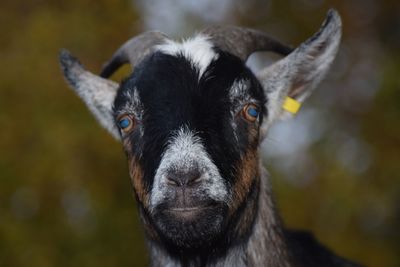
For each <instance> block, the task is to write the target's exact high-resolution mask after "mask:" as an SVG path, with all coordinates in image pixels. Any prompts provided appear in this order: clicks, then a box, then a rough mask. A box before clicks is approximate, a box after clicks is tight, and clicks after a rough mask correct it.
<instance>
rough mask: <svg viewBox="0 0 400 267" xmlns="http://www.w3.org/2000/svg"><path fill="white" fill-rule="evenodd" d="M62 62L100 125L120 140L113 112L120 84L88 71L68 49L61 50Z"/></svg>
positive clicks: (68, 79)
mask: <svg viewBox="0 0 400 267" xmlns="http://www.w3.org/2000/svg"><path fill="white" fill-rule="evenodd" d="M60 64H61V67H62V70H63V72H64V76H65V78H66V80H67V81H68V83H69V84H70V86H71V87H72V89H74V91H75V92H76V93H77V94H78V96H79V97H80V98H81V99H82V100H83V101H84V102H85V104H86V106H87V107H88V108H89V110H90V111H91V112H92V113H93V115H94V116H95V117H96V119H97V121H98V122H99V123H100V125H101V126H103V127H104V128H106V129H107V130H108V131H109V132H110V133H111V134H112V135H113V136H114V137H115V138H116V139H118V140H119V139H120V134H119V130H118V129H117V127H116V126H115V123H114V119H113V114H112V106H113V103H114V99H115V96H116V93H117V89H118V84H117V83H115V82H113V81H111V80H107V79H103V78H101V77H99V76H97V75H94V74H93V73H90V72H88V71H86V70H85V69H84V67H83V66H82V64H81V63H80V62H79V61H78V60H77V59H76V58H75V57H73V56H72V55H71V54H70V53H69V52H68V51H67V50H62V51H61V53H60Z"/></svg>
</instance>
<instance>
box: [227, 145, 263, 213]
mask: <svg viewBox="0 0 400 267" xmlns="http://www.w3.org/2000/svg"><path fill="white" fill-rule="evenodd" d="M236 169H237V170H238V176H237V181H236V183H235V184H234V186H233V197H232V205H231V209H232V212H233V211H235V210H236V209H237V208H238V207H239V206H240V204H241V203H242V202H243V201H244V199H245V198H246V196H247V194H248V193H249V191H250V187H251V185H252V184H253V182H254V180H255V179H257V178H258V177H259V171H258V153H257V149H249V150H248V151H247V152H246V153H245V155H244V156H243V157H242V159H241V161H240V162H239V163H238V164H237V166H236Z"/></svg>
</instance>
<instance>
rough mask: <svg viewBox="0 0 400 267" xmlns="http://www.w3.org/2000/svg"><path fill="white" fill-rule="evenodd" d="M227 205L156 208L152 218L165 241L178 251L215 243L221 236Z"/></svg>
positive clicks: (168, 245)
mask: <svg viewBox="0 0 400 267" xmlns="http://www.w3.org/2000/svg"><path fill="white" fill-rule="evenodd" d="M227 211H228V208H227V207H226V206H225V205H223V204H218V203H212V204H204V205H201V206H196V207H169V208H157V209H156V211H155V212H154V213H153V216H152V217H153V220H154V223H155V227H156V229H157V232H158V233H159V235H160V237H161V239H162V242H164V243H166V245H167V247H169V248H170V249H171V250H176V251H191V250H196V249H202V248H203V249H204V248H206V247H210V246H212V244H213V243H215V242H218V240H220V239H221V237H222V233H223V232H224V226H225V225H226V216H227V213H228V212H227Z"/></svg>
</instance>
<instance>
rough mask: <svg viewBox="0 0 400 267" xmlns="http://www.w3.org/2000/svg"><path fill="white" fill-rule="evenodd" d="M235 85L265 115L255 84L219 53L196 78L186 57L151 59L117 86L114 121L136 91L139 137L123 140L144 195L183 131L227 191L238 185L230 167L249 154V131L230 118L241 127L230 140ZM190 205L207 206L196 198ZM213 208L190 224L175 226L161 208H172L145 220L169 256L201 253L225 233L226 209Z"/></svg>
mask: <svg viewBox="0 0 400 267" xmlns="http://www.w3.org/2000/svg"><path fill="white" fill-rule="evenodd" d="M238 79H245V80H248V81H249V85H250V86H249V88H248V94H249V95H250V96H251V97H252V98H253V99H255V100H256V104H258V106H259V107H260V108H261V110H262V111H263V112H264V113H265V111H264V108H263V107H264V104H265V96H264V93H263V90H262V88H261V85H260V84H259V82H258V81H257V79H256V78H255V77H254V75H253V74H252V72H251V71H250V70H249V69H248V68H247V67H246V66H245V65H244V64H243V62H242V61H241V60H240V59H238V58H236V57H234V56H232V55H230V54H228V53H224V52H222V51H219V58H218V60H216V61H214V62H212V64H211V65H210V66H208V68H207V69H206V71H205V73H204V74H203V75H202V76H201V77H199V72H198V68H196V66H194V65H193V63H192V62H190V61H188V60H187V59H186V58H185V57H183V56H178V57H176V56H171V55H166V54H163V53H160V52H158V53H154V54H152V55H150V56H149V57H148V58H146V59H145V60H144V61H143V62H142V63H141V64H139V65H138V66H136V68H135V71H134V72H133V74H132V75H131V76H130V77H128V78H127V79H126V80H125V81H124V82H123V83H122V84H121V86H120V89H119V91H118V94H117V97H116V100H115V103H114V110H115V117H118V116H119V115H120V113H121V111H122V112H123V108H122V107H124V106H126V102H127V101H129V99H127V97H126V95H127V94H126V92H127V91H131V95H132V94H133V90H138V93H139V96H140V100H141V104H142V105H143V119H142V121H141V122H139V123H140V127H142V131H143V137H140V134H139V133H138V131H139V129H137V130H135V131H133V132H132V133H130V134H129V136H127V137H125V138H128V139H129V141H130V142H129V144H131V146H132V147H131V148H130V149H129V151H130V153H133V154H134V155H133V156H135V157H137V158H139V163H140V165H141V167H142V169H143V171H144V184H145V190H146V192H150V191H151V190H152V185H153V180H154V175H155V171H156V169H157V167H158V166H159V164H160V161H161V157H162V154H163V152H164V150H165V148H166V146H167V145H168V141H169V140H170V138H171V135H172V134H173V133H174V132H175V131H177V130H178V129H179V128H181V127H182V126H186V127H188V128H189V129H190V130H192V131H194V132H196V133H197V135H198V136H199V137H200V138H201V140H202V141H203V144H204V145H205V148H206V151H207V152H208V154H209V155H210V156H211V158H212V160H213V162H214V163H215V164H216V165H217V167H218V169H219V172H220V173H221V175H222V177H223V178H224V180H225V183H226V185H227V187H228V189H229V188H231V187H232V185H233V184H234V183H235V181H236V179H237V170H236V169H235V168H234V166H235V165H236V163H237V162H238V161H239V160H240V159H241V156H243V154H244V153H245V152H246V149H248V148H249V144H248V131H249V128H250V127H254V126H253V125H250V124H249V123H248V122H246V121H244V120H243V119H242V118H241V117H240V114H239V116H235V118H234V119H235V120H238V121H237V122H238V125H239V126H240V127H238V128H239V129H238V130H237V132H236V135H237V136H238V140H239V142H238V140H237V139H236V138H235V136H234V129H233V128H232V125H231V120H232V118H231V117H232V114H231V112H232V111H233V110H235V111H236V110H239V111H240V110H241V109H242V107H236V106H233V103H231V99H230V98H229V92H230V89H231V86H232V84H233V83H234V81H235V80H238ZM155 100H156V101H155ZM262 116H263V114H261V115H260V118H259V120H260V123H261V121H262ZM254 145H255V146H256V145H257V143H256V144H253V146H254ZM193 201H194V202H208V201H210V200H209V199H201V198H200V199H199V198H197V199H193ZM212 204H213V205H214V208H212V209H209V210H206V211H205V212H204V213H203V214H202V216H201V218H199V220H197V221H196V223H195V224H193V223H183V222H177V221H176V220H174V219H173V218H172V217H170V216H168V214H165V213H164V212H163V211H164V210H165V207H166V206H168V205H174V203H173V202H172V203H171V202H166V203H164V204H163V205H160V206H159V207H158V208H157V209H156V210H155V211H154V212H153V214H152V215H153V217H152V218H149V220H151V221H152V222H153V223H154V224H155V228H156V230H157V231H158V233H159V236H160V237H161V239H162V241H163V242H164V243H165V244H168V246H167V247H169V248H170V250H171V251H176V252H178V251H182V250H185V251H186V252H188V251H193V250H198V249H205V247H210V246H213V244H214V243H215V242H220V239H221V235H223V234H224V233H226V231H227V229H226V227H227V223H228V222H227V221H226V219H227V218H226V214H227V212H228V208H227V206H226V204H225V203H212ZM144 209H146V207H144ZM145 214H147V215H145V216H148V215H149V214H150V213H149V212H145ZM235 214H236V213H235ZM233 221H235V220H233ZM233 221H231V222H230V224H232V222H233ZM232 227H233V226H232Z"/></svg>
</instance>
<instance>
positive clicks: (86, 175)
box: [0, 0, 400, 267]
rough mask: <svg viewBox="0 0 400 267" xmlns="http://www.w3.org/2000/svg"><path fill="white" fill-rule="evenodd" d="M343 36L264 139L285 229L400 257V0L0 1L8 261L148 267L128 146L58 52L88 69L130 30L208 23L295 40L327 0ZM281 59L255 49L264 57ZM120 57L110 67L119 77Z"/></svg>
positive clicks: (376, 255)
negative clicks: (300, 104) (322, 76)
mask: <svg viewBox="0 0 400 267" xmlns="http://www.w3.org/2000/svg"><path fill="white" fill-rule="evenodd" d="M330 7H334V8H336V9H337V10H338V11H339V13H340V14H341V15H342V19H343V25H344V36H343V41H342V45H341V48H340V52H339V55H338V58H337V60H336V62H335V64H334V66H333V68H332V71H331V72H330V73H329V76H328V77H327V79H326V80H325V81H324V82H323V83H322V84H321V86H320V87H319V89H318V90H317V91H316V92H315V93H314V95H313V96H312V97H311V99H310V100H309V101H308V102H307V105H305V107H304V108H303V109H302V110H301V112H300V113H299V115H298V116H297V117H296V118H295V119H293V120H290V121H287V122H284V123H280V124H279V125H276V126H275V127H274V128H273V129H272V130H271V133H270V135H269V137H268V139H267V140H266V141H265V143H264V144H263V147H262V153H263V154H264V155H265V162H266V165H267V167H268V169H269V170H270V172H271V173H272V175H273V184H274V189H275V197H276V199H277V203H278V206H279V208H280V210H281V213H282V217H283V219H284V220H285V222H286V224H287V225H288V226H290V227H294V228H300V229H308V230H311V231H313V232H314V233H315V235H316V236H317V237H318V238H319V239H320V240H321V241H322V242H324V243H325V244H327V245H328V246H329V247H331V248H333V249H334V250H335V251H336V252H337V253H338V254H340V255H342V256H345V257H349V258H352V259H354V260H357V261H359V262H362V263H364V264H366V265H367V266H379V267H381V266H400V253H399V252H400V234H399V233H400V230H399V226H400V225H399V224H400V223H399V222H400V153H399V149H400V120H399V118H400V90H399V86H400V73H399V71H400V60H399V59H400V4H399V2H398V1H395V0H393V1H390V0H385V1H379V0H348V1H333V0H332V1H328V0H326V1H324V0H300V1H295V0H285V1H282V0H280V1H278V0H274V1H272V0H270V1H255V0H252V1H239V0H236V1H229V0H220V1H212V0H206V1H198V0H189V1H188V0H152V1H147V0H142V1H126V0H97V1H94V0H93V1H89V0H63V1H51V0H31V1H23V0H13V1H11V0H8V1H7V0H5V1H4V0H3V1H1V3H0V75H1V78H0V266H40V267H46V266H144V265H145V264H146V262H147V259H146V257H147V254H146V247H145V244H144V240H143V230H142V228H141V225H140V222H139V220H138V218H137V213H136V207H135V201H134V198H133V197H132V189H131V186H130V182H129V178H128V171H127V167H126V161H125V157H124V154H123V152H122V149H121V146H120V145H119V144H118V143H117V142H116V141H114V140H113V139H112V137H111V136H110V135H108V133H106V131H105V130H103V129H101V128H100V127H99V126H98V125H97V123H96V122H95V120H94V118H93V117H92V116H91V115H90V114H89V112H88V111H87V110H86V108H85V106H84V105H83V104H82V103H81V102H80V100H79V99H78V98H77V97H76V96H75V95H74V93H73V92H72V91H71V90H70V89H68V87H67V86H66V84H65V82H64V80H63V78H62V75H61V72H60V70H59V66H58V61H57V53H58V50H59V49H60V48H62V47H65V48H68V49H69V50H71V51H72V52H73V53H74V54H75V55H76V56H78V57H79V58H80V59H81V61H82V62H83V63H84V64H85V65H86V66H87V67H88V68H89V69H90V70H92V71H94V72H96V73H97V72H98V71H99V70H100V67H101V64H102V63H103V62H104V61H106V60H107V59H108V58H109V57H110V55H111V54H112V53H113V51H114V50H115V49H116V48H117V47H118V46H119V45H120V44H121V43H122V42H124V41H125V40H127V39H128V38H130V37H131V36H133V35H135V34H138V33H140V32H142V31H144V30H148V29H158V30H162V31H164V32H166V33H167V34H169V35H170V36H173V37H182V36H189V35H190V34H191V33H193V32H195V31H196V30H200V29H201V28H203V27H204V26H206V25H208V24H210V23H232V24H237V25H241V26H249V27H255V28H258V29H262V30H265V31H267V32H269V33H271V34H272V35H274V36H276V37H278V38H279V39H281V40H283V41H285V42H288V43H289V44H292V45H298V44H299V43H300V42H302V41H304V40H305V39H306V38H308V37H309V36H311V35H312V34H313V33H314V32H315V31H316V30H317V29H318V27H319V26H320V24H321V23H322V20H323V19H324V17H325V14H326V12H327V10H328V8H330ZM276 59H277V57H276V56H274V55H271V54H268V53H264V54H260V55H258V56H253V57H252V58H251V59H250V62H249V65H250V66H251V67H252V68H254V69H257V68H260V67H262V66H267V65H269V64H271V63H272V61H273V60H276ZM128 72H129V67H125V68H124V69H122V70H121V71H119V72H118V73H117V74H116V75H114V77H113V78H114V79H115V80H117V81H119V80H120V79H121V77H123V76H124V75H126V74H127V73H128Z"/></svg>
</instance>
